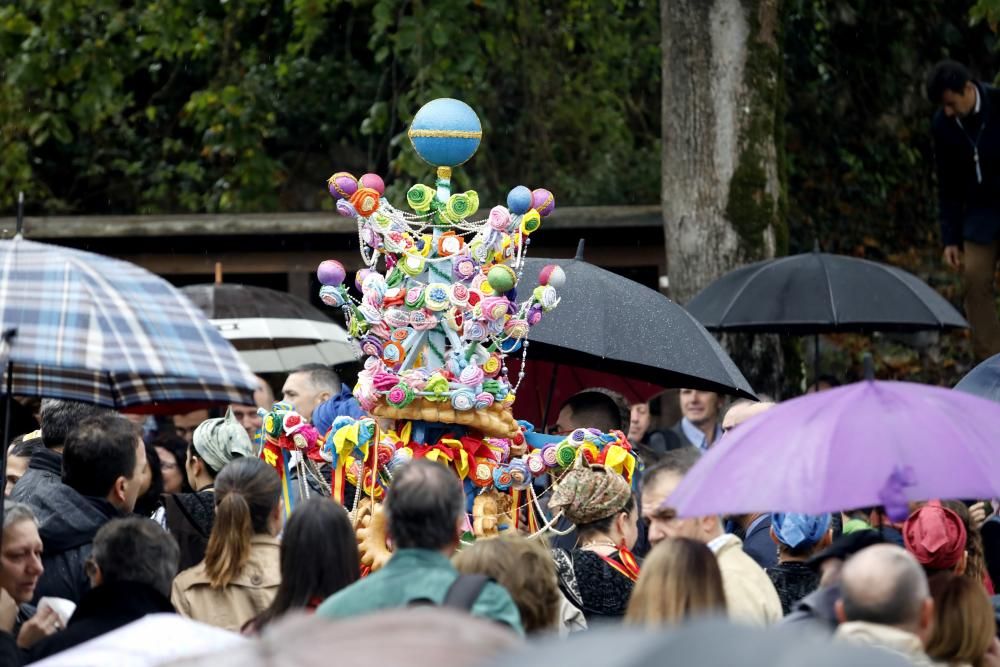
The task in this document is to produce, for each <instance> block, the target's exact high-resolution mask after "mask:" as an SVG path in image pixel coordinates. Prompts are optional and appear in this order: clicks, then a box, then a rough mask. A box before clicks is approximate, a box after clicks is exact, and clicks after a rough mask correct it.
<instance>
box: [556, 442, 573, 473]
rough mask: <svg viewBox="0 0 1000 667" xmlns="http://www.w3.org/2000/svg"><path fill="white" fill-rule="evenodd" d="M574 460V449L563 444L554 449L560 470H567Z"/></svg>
mask: <svg viewBox="0 0 1000 667" xmlns="http://www.w3.org/2000/svg"><path fill="white" fill-rule="evenodd" d="M575 460H576V447H574V446H573V445H571V444H569V443H568V442H564V443H562V444H561V445H559V447H557V448H556V463H558V464H559V467H560V468H568V467H569V466H571V465H573V461H575Z"/></svg>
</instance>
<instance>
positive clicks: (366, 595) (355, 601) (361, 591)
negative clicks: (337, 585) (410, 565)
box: [316, 570, 381, 618]
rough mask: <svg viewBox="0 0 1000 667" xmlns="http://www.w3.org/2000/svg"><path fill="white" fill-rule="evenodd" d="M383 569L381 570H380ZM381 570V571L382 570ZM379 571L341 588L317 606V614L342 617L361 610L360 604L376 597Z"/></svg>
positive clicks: (326, 616) (327, 616)
mask: <svg viewBox="0 0 1000 667" xmlns="http://www.w3.org/2000/svg"><path fill="white" fill-rule="evenodd" d="M380 571H381V570H380ZM380 571H379V572H380ZM379 572H373V573H371V574H369V575H368V576H367V577H365V578H364V579H358V580H357V581H355V582H354V583H353V584H351V585H350V586H347V587H345V588H342V589H340V590H339V591H337V592H336V593H334V594H333V595H331V596H330V597H328V598H327V599H326V600H324V601H323V603H322V604H321V605H320V606H319V607H317V608H316V615H317V616H322V617H325V618H342V617H344V616H351V615H353V614H356V613H359V612H360V611H361V607H360V605H361V604H362V603H364V602H365V601H371V600H372V599H373V597H374V595H373V594H374V592H375V591H374V590H373V589H372V587H373V586H378V581H379V577H378V576H377V575H378V574H379Z"/></svg>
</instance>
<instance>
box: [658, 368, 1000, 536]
mask: <svg viewBox="0 0 1000 667" xmlns="http://www.w3.org/2000/svg"><path fill="white" fill-rule="evenodd" d="M998 496H1000V405H997V404H996V403H993V402H991V401H987V400H984V399H982V398H978V397H976V396H971V395H969V394H964V393H962V392H957V391H951V390H948V389H942V388H940V387H933V386H929V385H921V384H913V383H909V382H875V381H871V380H866V381H863V382H859V383H856V384H851V385H847V386H844V387H839V388H837V389H832V390H830V391H825V392H820V393H817V394H810V395H808V396H803V397H801V398H796V399H793V400H790V401H787V402H785V403H782V404H780V405H778V406H776V407H774V408H773V409H771V410H769V411H767V412H765V413H763V414H761V415H758V416H756V417H754V418H752V419H750V420H748V421H746V422H744V423H743V424H741V425H740V426H739V428H737V429H736V430H735V431H732V432H730V433H728V434H726V435H725V436H724V437H723V438H722V439H721V440H720V441H719V443H718V445H716V446H715V447H713V448H712V449H710V450H709V451H708V452H707V453H706V454H705V456H704V457H702V459H701V460H700V461H698V463H697V464H696V465H695V466H694V468H692V469H691V471H690V472H689V473H688V474H687V475H685V476H684V480H683V481H682V482H681V484H680V486H678V488H677V490H676V491H674V493H673V494H672V495H671V496H670V498H669V499H668V501H667V504H669V505H670V506H671V507H674V508H675V509H676V510H677V512H678V514H679V515H681V516H706V515H709V514H742V513H749V512H805V513H810V514H818V513H821V512H831V511H838V510H844V509H851V508H856V507H871V506H877V505H882V506H885V508H886V511H887V513H889V515H890V517H891V518H894V519H895V520H899V518H898V517H900V516H901V517H904V518H905V516H906V502H907V501H914V500H928V499H931V498H994V497H998Z"/></svg>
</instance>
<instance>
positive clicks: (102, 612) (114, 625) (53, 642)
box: [28, 582, 174, 662]
mask: <svg viewBox="0 0 1000 667" xmlns="http://www.w3.org/2000/svg"><path fill="white" fill-rule="evenodd" d="M173 611H174V608H173V606H172V605H171V604H170V600H168V599H167V598H166V597H164V595H163V594H162V593H160V592H159V591H157V590H156V589H154V588H153V587H152V586H148V585H146V584H137V583H130V582H117V583H111V584H102V585H100V586H98V587H97V588H94V589H92V590H90V591H88V592H87V594H86V595H84V596H83V599H82V600H80V605H79V606H78V607H77V608H76V611H75V612H74V613H73V617H72V618H70V619H69V623H67V624H66V629H65V630H63V631H61V632H57V633H56V634H54V635H52V636H51V637H47V638H45V639H43V640H42V641H40V642H38V643H37V644H35V645H34V646H32V647H31V650H30V651H28V658H29V660H30V661H31V662H34V661H36V660H41V659H43V658H47V657H49V656H50V655H55V654H56V653H60V652H62V651H65V650H66V649H69V648H72V647H74V646H76V645H78V644H82V643H84V642H86V641H90V640H91V639H94V638H96V637H100V636H101V635H103V634H107V633H109V632H111V631H112V630H117V629H118V628H120V627H122V626H123V625H128V624H129V623H132V622H133V621H137V620H139V619H140V618H142V617H143V616H145V615H146V614H160V613H172V612H173Z"/></svg>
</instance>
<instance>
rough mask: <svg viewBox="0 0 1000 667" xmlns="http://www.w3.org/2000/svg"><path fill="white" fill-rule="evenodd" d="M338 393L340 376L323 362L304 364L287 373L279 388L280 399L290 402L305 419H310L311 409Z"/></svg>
mask: <svg viewBox="0 0 1000 667" xmlns="http://www.w3.org/2000/svg"><path fill="white" fill-rule="evenodd" d="M339 393H340V378H338V377H337V374H336V373H334V372H333V369H332V368H330V367H329V366H325V365H323V364H306V365H304V366H299V367H298V368H296V369H295V370H294V371H292V372H291V373H289V375H288V378H287V379H286V380H285V384H284V386H283V387H282V388H281V396H282V400H284V401H285V402H287V403H291V404H292V407H294V408H295V411H296V412H298V413H299V414H300V415H302V418H303V419H305V420H311V419H312V413H313V410H315V409H316V406H317V405H319V404H320V403H324V402H326V401H327V400H329V398H330V397H331V396H335V395H336V394H339Z"/></svg>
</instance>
